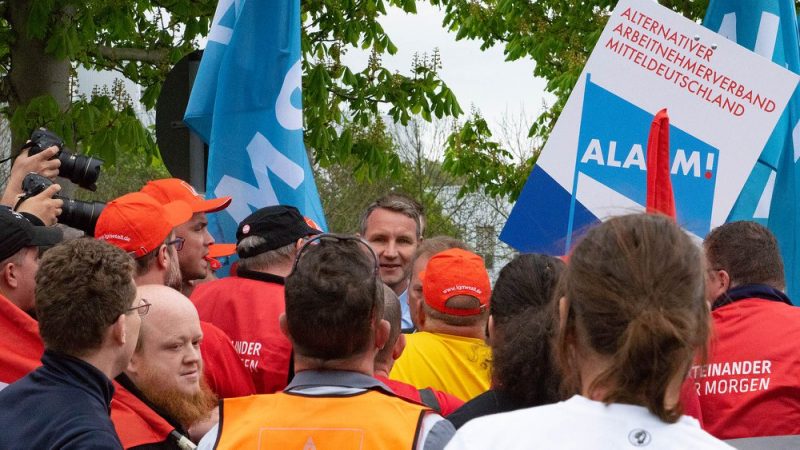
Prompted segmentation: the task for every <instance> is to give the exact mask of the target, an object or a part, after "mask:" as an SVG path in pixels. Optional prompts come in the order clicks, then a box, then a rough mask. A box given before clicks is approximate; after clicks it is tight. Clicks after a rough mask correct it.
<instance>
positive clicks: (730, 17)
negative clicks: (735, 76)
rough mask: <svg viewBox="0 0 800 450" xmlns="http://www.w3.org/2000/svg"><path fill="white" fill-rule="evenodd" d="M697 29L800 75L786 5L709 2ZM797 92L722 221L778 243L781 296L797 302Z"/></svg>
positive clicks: (775, 0) (782, 1)
mask: <svg viewBox="0 0 800 450" xmlns="http://www.w3.org/2000/svg"><path fill="white" fill-rule="evenodd" d="M703 25H704V26H706V27H707V28H709V29H711V30H712V31H716V32H718V33H719V34H721V35H723V36H725V37H726V38H728V39H730V40H732V41H734V42H737V43H738V44H739V45H741V46H743V47H746V48H748V49H750V50H753V51H754V52H756V53H758V54H760V55H761V56H764V57H766V58H769V59H771V60H772V61H773V62H775V63H776V64H778V65H780V66H783V67H786V68H787V69H789V70H791V71H793V72H795V73H800V47H798V28H797V16H796V13H795V8H794V2H793V1H792V0H756V1H754V0H734V1H731V0H711V2H710V4H709V6H708V10H707V11H706V17H705V20H704V21H703ZM798 119H800V87H798V89H797V90H795V93H794V95H793V96H792V98H791V99H790V101H789V104H788V105H787V106H786V109H785V110H784V112H783V115H782V116H781V118H780V120H779V121H778V123H777V125H776V126H775V130H774V131H773V132H772V135H771V136H770V138H769V140H768V141H767V143H766V145H765V146H764V149H763V150H762V152H761V155H760V156H759V159H758V162H757V163H756V166H755V167H754V168H753V171H752V172H751V173H750V176H749V177H748V179H747V182H746V183H745V185H744V188H743V189H742V193H741V194H740V195H739V198H738V199H737V200H736V203H735V204H734V207H733V210H732V211H731V213H730V215H729V217H728V221H734V220H754V221H757V222H759V223H761V224H763V225H766V226H767V227H769V228H770V230H772V232H773V233H774V234H775V236H776V237H777V238H778V243H779V245H780V248H781V254H782V256H783V261H784V265H785V271H786V283H787V289H786V290H787V293H788V294H789V297H790V298H798V299H800V271H799V270H800V260H798V258H799V257H800V242H799V241H798V226H800V217H799V216H798V214H800V209H798V201H800V192H798V188H800V186H798V184H797V180H798V178H797V177H798V176H800V172H798V170H800V168H798V164H797V161H798V158H800V127H798Z"/></svg>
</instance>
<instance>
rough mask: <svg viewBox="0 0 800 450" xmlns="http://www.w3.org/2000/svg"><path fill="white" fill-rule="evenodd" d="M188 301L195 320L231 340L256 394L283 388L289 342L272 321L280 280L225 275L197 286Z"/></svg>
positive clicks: (280, 303) (279, 301)
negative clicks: (194, 308)
mask: <svg viewBox="0 0 800 450" xmlns="http://www.w3.org/2000/svg"><path fill="white" fill-rule="evenodd" d="M191 300H192V302H193V303H194V305H195V306H196V307H197V312H198V313H199V314H200V319H201V320H206V321H209V322H211V323H213V324H214V325H216V326H218V327H219V328H220V329H222V331H224V332H225V333H226V334H227V335H228V336H229V337H230V338H231V340H232V341H233V346H234V348H235V349H236V351H237V352H238V353H239V358H241V360H242V362H243V363H244V366H245V367H246V368H247V369H249V371H250V375H251V377H252V380H253V383H254V384H255V388H256V393H259V394H268V393H273V392H278V391H280V390H282V389H283V388H285V387H286V385H287V384H288V383H289V380H288V378H289V365H290V364H289V363H290V360H291V355H292V345H291V343H290V342H289V340H288V339H287V338H286V336H284V335H283V333H282V332H281V330H280V327H279V325H278V317H279V316H280V315H281V314H282V313H283V312H284V310H285V307H284V300H283V285H282V284H278V283H270V282H265V281H259V280H252V279H249V278H243V277H238V276H234V277H228V278H223V279H221V280H215V281H210V282H208V283H202V284H200V285H199V286H197V288H196V289H195V290H194V292H193V293H192V297H191Z"/></svg>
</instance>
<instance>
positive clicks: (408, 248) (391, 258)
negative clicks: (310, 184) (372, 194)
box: [359, 194, 425, 332]
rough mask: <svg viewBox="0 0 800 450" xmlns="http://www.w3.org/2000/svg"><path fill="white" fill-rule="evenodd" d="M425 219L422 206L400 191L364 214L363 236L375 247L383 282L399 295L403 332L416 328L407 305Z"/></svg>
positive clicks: (379, 201)
mask: <svg viewBox="0 0 800 450" xmlns="http://www.w3.org/2000/svg"><path fill="white" fill-rule="evenodd" d="M424 224H425V218H424V215H423V212H422V206H421V205H420V204H419V202H417V201H415V200H414V199H412V198H410V197H406V196H405V195H400V194H389V195H385V196H383V197H381V198H379V199H378V200H376V201H375V202H373V203H372V204H371V205H369V206H368V207H367V210H366V211H364V214H363V215H362V216H361V224H360V231H359V233H360V235H361V237H363V238H364V239H366V241H367V242H369V245H370V246H371V247H372V249H373V250H375V253H376V254H377V255H378V262H379V263H380V273H381V281H383V283H384V284H386V285H387V286H389V287H390V288H392V290H393V291H394V293H395V294H397V296H398V297H399V298H400V309H401V311H402V318H401V326H402V329H403V331H405V332H409V331H413V330H414V323H413V322H412V321H411V312H410V310H409V306H408V281H409V275H410V273H411V257H412V256H413V255H414V251H415V250H416V249H417V245H419V243H420V241H422V232H423V229H424Z"/></svg>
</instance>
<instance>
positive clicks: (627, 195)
mask: <svg viewBox="0 0 800 450" xmlns="http://www.w3.org/2000/svg"><path fill="white" fill-rule="evenodd" d="M797 83H798V76H797V75H795V74H794V73H792V72H790V71H788V70H786V69H784V68H782V67H779V66H777V65H775V64H773V63H772V62H771V61H769V60H767V59H765V58H763V57H761V56H759V55H757V54H755V53H753V52H750V51H749V50H747V49H745V48H743V47H740V46H739V45H737V44H735V43H733V42H730V41H728V40H727V39H725V38H723V37H722V36H720V35H717V34H716V33H713V32H711V31H709V30H707V29H705V28H703V27H702V26H700V25H699V24H697V23H695V22H692V21H690V20H688V19H686V18H685V17H683V16H681V15H679V14H677V13H675V12H673V11H670V10H669V9H667V8H664V7H662V6H660V5H658V4H657V3H655V2H652V1H648V0H621V1H620V2H619V3H618V4H617V7H616V8H615V9H614V12H613V14H612V16H611V17H610V18H609V21H608V24H607V26H606V27H605V29H604V30H603V33H602V35H601V36H600V39H599V40H598V42H597V45H596V46H595V49H594V51H593V52H592V54H591V56H590V57H589V60H588V61H587V63H586V66H585V68H584V71H583V73H582V74H581V77H580V79H579V81H578V83H577V84H576V86H575V89H574V90H573V92H572V94H571V95H570V98H569V100H568V101H567V103H566V105H565V107H564V110H563V112H562V113H561V116H560V117H559V119H558V122H557V123H556V125H555V127H554V128H553V131H552V133H551V135H550V138H549V139H548V141H547V143H546V144H545V147H544V149H543V151H542V154H541V155H540V157H539V160H538V162H537V166H536V167H535V168H534V170H533V172H532V173H531V176H530V178H529V179H528V182H527V184H526V186H525V188H524V189H523V192H522V194H521V195H520V198H519V199H518V201H517V204H516V205H515V207H514V210H513V211H512V214H511V216H510V218H509V221H508V223H507V224H506V227H505V229H504V230H503V233H502V234H501V239H503V240H504V241H505V242H507V243H509V244H511V245H512V246H514V247H515V248H517V249H519V250H524V251H541V252H550V253H564V252H566V249H567V248H566V247H567V246H568V244H569V242H570V238H571V236H572V234H573V233H574V232H576V231H578V230H580V229H582V228H585V227H586V226H587V225H588V224H590V223H593V222H595V221H597V220H602V219H604V218H606V217H609V216H611V215H615V214H619V213H630V212H635V211H643V210H644V203H645V199H646V151H647V136H648V132H649V129H650V122H651V120H652V119H653V116H654V115H655V113H656V112H658V111H659V110H660V109H662V108H667V110H668V113H669V117H670V144H671V145H670V153H671V155H670V156H671V157H670V164H671V174H672V175H671V179H672V184H673V189H674V192H675V201H676V207H677V215H678V222H679V223H680V224H681V225H683V226H684V227H686V229H687V230H689V231H690V232H691V233H693V234H695V235H697V236H698V237H702V236H704V235H705V234H706V232H707V231H708V230H709V229H711V228H712V227H714V226H717V225H720V224H721V223H723V222H724V221H725V219H726V218H727V216H728V213H729V212H730V210H731V208H732V207H733V204H734V202H735V201H736V198H737V196H738V194H739V192H740V191H741V188H742V186H743V185H744V182H745V180H746V179H747V176H748V175H749V174H750V171H751V169H752V168H753V166H754V164H755V162H756V160H757V158H758V155H759V153H760V152H761V150H762V149H763V147H764V144H765V142H766V140H767V138H768V137H769V135H770V133H771V132H772V129H773V128H774V126H775V123H776V122H777V120H778V118H779V117H780V115H781V113H782V112H783V110H784V108H785V106H786V103H787V102H788V100H789V97H790V96H791V95H792V93H793V92H794V89H795V87H796V86H797Z"/></svg>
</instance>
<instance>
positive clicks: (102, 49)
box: [90, 45, 169, 64]
mask: <svg viewBox="0 0 800 450" xmlns="http://www.w3.org/2000/svg"><path fill="white" fill-rule="evenodd" d="M90 53H92V54H94V55H95V56H101V57H103V58H106V59H111V60H114V61H141V62H146V63H152V64H159V63H163V62H165V61H166V60H167V57H168V56H169V49H166V48H159V49H154V50H146V49H143V48H125V47H107V46H104V45H101V46H98V47H97V49H96V51H93V52H92V51H90Z"/></svg>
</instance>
